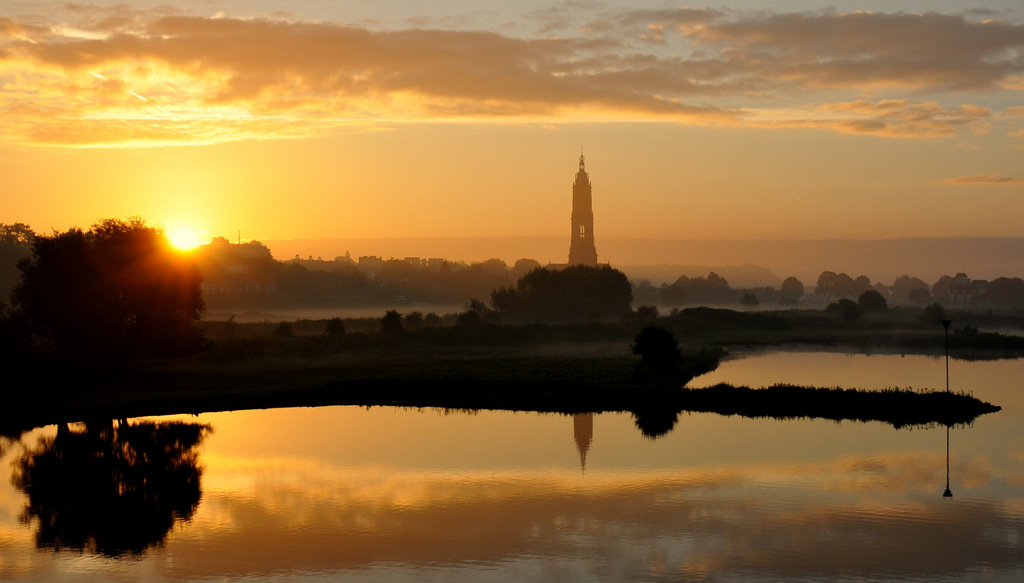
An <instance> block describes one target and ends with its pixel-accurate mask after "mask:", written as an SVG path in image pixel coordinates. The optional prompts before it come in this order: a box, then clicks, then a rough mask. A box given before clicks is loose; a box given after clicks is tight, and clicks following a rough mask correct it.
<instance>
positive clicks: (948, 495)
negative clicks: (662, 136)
mask: <svg viewBox="0 0 1024 583" xmlns="http://www.w3.org/2000/svg"><path fill="white" fill-rule="evenodd" d="M942 497H943V498H952V497H953V491H952V490H950V489H949V425H947V426H946V490H945V491H944V492H943V493H942Z"/></svg>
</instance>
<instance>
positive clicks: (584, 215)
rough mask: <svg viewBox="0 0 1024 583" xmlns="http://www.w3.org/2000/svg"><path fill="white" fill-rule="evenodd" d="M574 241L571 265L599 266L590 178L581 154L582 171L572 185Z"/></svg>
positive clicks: (571, 248) (571, 241)
mask: <svg viewBox="0 0 1024 583" xmlns="http://www.w3.org/2000/svg"><path fill="white" fill-rule="evenodd" d="M571 222H572V239H571V240H570V243H569V265H590V266H596V265H597V248H596V247H595V246H594V208H593V198H592V196H591V187H590V177H589V176H588V175H587V171H586V168H585V166H584V159H583V154H582V153H581V154H580V169H579V172H577V173H576V180H575V181H574V182H573V184H572V219H571Z"/></svg>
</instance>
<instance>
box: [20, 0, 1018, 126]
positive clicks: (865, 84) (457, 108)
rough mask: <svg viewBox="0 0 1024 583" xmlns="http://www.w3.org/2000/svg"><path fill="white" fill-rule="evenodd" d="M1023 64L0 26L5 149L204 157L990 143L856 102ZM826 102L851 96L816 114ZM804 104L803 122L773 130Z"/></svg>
mask: <svg viewBox="0 0 1024 583" xmlns="http://www.w3.org/2000/svg"><path fill="white" fill-rule="evenodd" d="M1022 48H1024V28H1022V27H1020V26H1016V25H1011V24H1007V23H999V22H995V21H986V22H973V21H969V20H966V19H965V18H964V17H962V16H946V15H937V14H925V15H908V14H894V15H890V14H869V13H854V14H762V13H743V12H734V11H728V12H727V11H714V10H693V9H679V10H655V11H652V10H636V11H631V12H629V11H627V12H620V13H608V14H603V15H602V16H601V18H599V19H595V20H593V21H591V22H590V23H588V25H587V26H586V27H585V32H583V33H579V34H577V35H576V36H572V37H564V38H541V37H537V38H518V37H513V36H507V35H503V34H498V33H495V32H488V31H480V30H440V29H420V28H411V29H405V30H371V29H368V28H362V27H356V26H346V25H342V24H336V23H329V22H308V21H300V20H296V19H295V18H294V17H289V18H288V19H270V18H256V19H241V18H231V17H228V16H218V17H216V18H203V17H196V16H188V15H183V14H180V13H179V12H178V11H176V10H174V9H156V10H131V9H125V10H117V11H114V10H110V9H100V8H96V7H90V6H80V5H72V6H70V7H67V14H65V20H64V21H62V22H61V23H55V24H53V25H51V26H48V27H47V26H41V25H38V24H33V25H31V26H30V25H26V24H22V23H19V22H16V21H14V20H11V19H4V18H0V108H2V109H3V110H4V111H5V112H16V113H17V117H15V118H10V121H8V122H7V123H5V124H4V127H3V128H2V129H0V139H4V140H7V141H23V142H31V143H43V144H60V145H90V144H92V145H117V144H122V143H124V144H127V143H131V144H135V145H138V144H142V143H153V144H166V143H176V142H180V143H210V142H211V141H221V140H224V139H249V138H259V137H263V138H276V137H294V136H296V135H309V134H311V133H317V132H321V131H325V130H329V128H331V127H334V126H336V125H345V124H350V123H354V122H364V123H365V122H374V121H390V120H408V121H434V120H451V119H462V120H476V119H483V120H491V121H494V120H498V121H501V120H537V121H545V122H547V121H553V120H559V119H562V120H578V119H587V120H590V121H601V120H609V121H622V120H634V121H635V120H651V119H654V120H663V121H668V122H674V123H688V124H730V125H740V124H749V125H755V126H759V127H811V128H824V129H831V130H833V131H837V132H841V133H854V134H872V135H878V136H887V137H893V136H895V137H925V138H934V137H945V136H949V135H952V134H955V133H957V132H958V131H961V130H967V131H972V132H975V133H982V132H985V131H988V128H989V127H990V126H991V124H992V123H993V122H992V121H991V119H992V115H991V112H990V111H989V110H988V109H987V108H984V107H978V106H974V105H971V104H953V105H946V104H943V105H940V104H939V103H938V102H937V101H935V100H931V99H917V100H906V99H881V100H875V101H866V100H864V99H863V96H862V95H861V93H877V91H879V88H881V87H889V86H893V87H902V88H910V89H912V90H914V91H918V92H925V91H949V90H962V91H969V92H975V93H978V92H986V91H988V92H993V91H1004V90H1006V89H1005V87H1006V86H1008V85H1013V84H1015V83H1019V79H1021V78H1024V59H1022V58H1021V57H1020V55H1019V53H1020V51H1021V49H1022ZM838 90H842V91H847V92H852V93H853V94H852V95H850V99H849V100H844V101H841V102H838V103H827V102H826V103H820V102H819V103H815V102H814V98H813V96H814V95H817V94H819V93H822V92H823V91H824V92H828V93H835V92H836V91H838ZM133 96H145V99H146V100H145V101H143V100H140V99H139V98H137V97H133ZM800 96H808V99H810V101H811V104H810V105H809V106H804V107H802V108H793V107H792V106H790V107H789V111H791V112H792V113H793V114H794V115H793V116H790V117H789V118H783V117H781V116H780V115H778V112H779V111H781V110H782V107H780V102H787V101H792V100H793V99H795V98H799V97H800ZM772 116H774V117H773V118H772V119H768V118H769V117H772Z"/></svg>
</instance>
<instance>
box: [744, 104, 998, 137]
mask: <svg viewBox="0 0 1024 583" xmlns="http://www.w3.org/2000/svg"><path fill="white" fill-rule="evenodd" d="M991 117H992V112H991V111H990V110H989V109H987V108H984V107H978V106H973V105H961V106H958V107H952V108H947V107H942V106H940V105H939V104H937V103H935V102H933V101H912V100H882V101H865V100H857V101H847V102H840V103H829V104H822V105H816V106H812V107H806V108H802V109H795V110H789V111H783V112H778V113H774V114H773V115H771V116H760V119H761V123H762V125H763V126H765V127H793V128H821V129H830V130H833V131H836V132H839V133H843V134H869V135H876V136H884V137H894V138H937V137H946V136H952V135H955V134H956V133H957V132H958V131H960V130H968V131H971V132H973V133H976V134H983V133H987V132H988V131H989V128H990V126H991V122H990V119H991Z"/></svg>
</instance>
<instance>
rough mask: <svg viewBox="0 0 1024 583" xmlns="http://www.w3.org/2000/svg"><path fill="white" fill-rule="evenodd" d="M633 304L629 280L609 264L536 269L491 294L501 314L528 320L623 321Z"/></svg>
mask: <svg viewBox="0 0 1024 583" xmlns="http://www.w3.org/2000/svg"><path fill="white" fill-rule="evenodd" d="M632 303H633V287H632V285H630V283H629V279H628V278H627V277H626V275H625V274H624V273H622V272H621V271H619V270H617V269H612V268H611V267H609V266H607V265H603V266H600V267H590V266H586V265H573V266H570V267H567V268H565V269H562V270H560V271H557V270H552V269H543V268H540V269H534V270H533V271H531V272H530V273H527V274H526V275H524V276H523V277H522V278H521V279H520V280H519V281H518V282H517V283H516V286H515V287H514V288H510V287H502V288H498V289H496V290H494V292H493V293H492V294H491V305H492V306H494V309H495V310H496V311H497V312H499V313H500V314H501V315H503V316H508V317H509V318H511V319H516V320H524V321H572V320H585V319H598V318H619V317H623V316H626V315H628V314H630V313H631V310H630V305H631V304H632Z"/></svg>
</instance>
